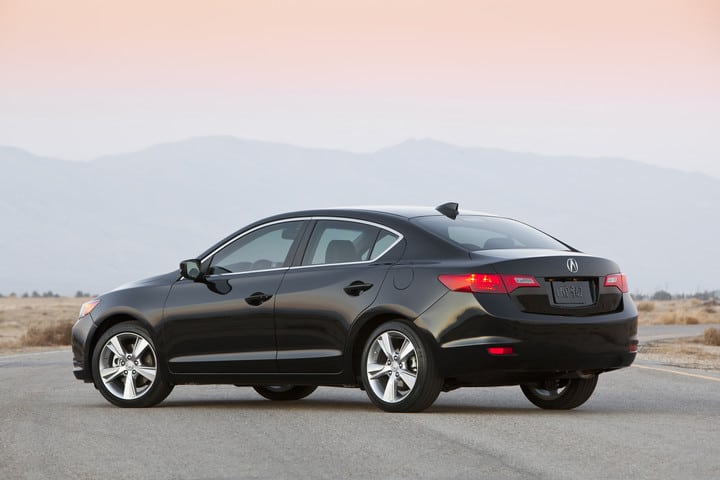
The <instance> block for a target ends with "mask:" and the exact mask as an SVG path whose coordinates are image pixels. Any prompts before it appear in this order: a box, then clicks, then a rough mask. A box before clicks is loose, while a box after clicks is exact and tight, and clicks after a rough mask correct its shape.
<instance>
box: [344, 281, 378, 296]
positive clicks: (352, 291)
mask: <svg viewBox="0 0 720 480" xmlns="http://www.w3.org/2000/svg"><path fill="white" fill-rule="evenodd" d="M372 286H373V284H372V283H365V282H361V281H360V280H356V281H354V282H352V283H351V284H350V285H348V286H347V287H345V288H343V290H345V293H347V294H348V295H352V296H353V297H357V296H358V295H360V294H361V293H362V292H364V291H366V290H370V289H371V288H372Z"/></svg>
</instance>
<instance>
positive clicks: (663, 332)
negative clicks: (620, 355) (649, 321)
mask: <svg viewBox="0 0 720 480" xmlns="http://www.w3.org/2000/svg"><path fill="white" fill-rule="evenodd" d="M710 327H714V328H720V325H719V324H717V323H716V324H711V325H707V324H705V325H640V327H639V328H638V334H639V336H640V341H641V342H649V341H652V340H666V339H670V338H681V337H694V336H697V335H702V333H703V332H704V331H705V329H706V328H710Z"/></svg>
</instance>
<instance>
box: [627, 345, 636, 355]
mask: <svg viewBox="0 0 720 480" xmlns="http://www.w3.org/2000/svg"><path fill="white" fill-rule="evenodd" d="M637 349H638V344H637V343H631V344H630V346H629V347H628V352H630V353H635V352H637Z"/></svg>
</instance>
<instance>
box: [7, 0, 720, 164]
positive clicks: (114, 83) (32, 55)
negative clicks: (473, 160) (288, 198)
mask: <svg viewBox="0 0 720 480" xmlns="http://www.w3.org/2000/svg"><path fill="white" fill-rule="evenodd" d="M208 134H229V135H235V136H239V137H244V138H249V139H260V140H273V141H281V142H288V143H293V144H297V145H307V146H319V147H333V148H343V149H349V150H353V151H371V150H375V149H377V148H380V147H383V146H388V145H391V144H395V143H398V142H400V141H402V140H404V139H406V138H411V137H414V138H424V137H431V138H435V139H439V140H444V141H447V142H451V143H456V144H460V145H472V146H483V147H498V148H505V149H511V150H523V151H529V152H535V153H548V154H556V153H565V154H579V155H593V156H595V155H613V156H622V157H626V158H631V159H635V160H640V161H644V162H649V163H655V164H659V165H664V166H672V167H676V168H682V169H686V170H697V171H702V172H705V173H709V174H712V175H715V176H718V177H720V0H669V1H666V0H638V1H633V0H620V1H616V0H602V1H579V0H542V1H530V0H527V1H520V0H517V1H513V0H468V1H455V0H443V1H433V2H429V1H427V2H426V1H420V0H414V1H409V0H381V1H375V0H363V1H357V2H354V1H353V2H351V1H340V0H298V1H289V0H286V1H270V0H264V1H262V0H258V1H232V0H202V1H182V0H161V1H148V0H142V1H136V0H123V1H109V0H108V1H101V0H85V1H80V0H63V1H59V0H57V1H56V0H47V1H39V0H0V145H14V146H18V147H22V148H25V149H28V150H30V151H32V152H34V153H40V154H47V155H53V156H59V157H63V158H68V159H87V158H91V157H93V156H97V155H100V154H107V153H116V152H120V151H127V150H134V149H138V148H142V147H145V146H148V145H150V144H153V143H157V142H161V141H169V140H176V139H180V138H184V137H189V136H195V135H208Z"/></svg>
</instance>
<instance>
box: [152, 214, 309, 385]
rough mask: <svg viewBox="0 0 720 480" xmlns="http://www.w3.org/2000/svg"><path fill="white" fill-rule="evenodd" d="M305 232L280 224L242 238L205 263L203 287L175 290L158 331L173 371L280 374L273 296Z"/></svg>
mask: <svg viewBox="0 0 720 480" xmlns="http://www.w3.org/2000/svg"><path fill="white" fill-rule="evenodd" d="M304 225H305V222H304V221H301V220H296V221H284V222H279V223H273V224H270V225H265V226H261V227H258V228H255V229H252V230H250V231H248V232H244V233H242V234H241V235H240V236H238V237H237V238H236V239H235V240H233V241H232V242H230V243H229V244H227V245H226V246H224V247H222V248H220V249H219V250H218V251H216V252H214V253H212V254H211V255H210V256H208V258H206V259H203V270H204V272H205V273H206V277H205V279H204V280H203V281H202V282H193V281H191V280H188V279H180V280H178V281H177V282H176V283H175V285H173V287H172V289H171V291H170V294H169V296H168V299H167V302H166V305H165V311H164V320H163V323H162V325H161V328H160V334H161V335H162V336H163V338H164V339H165V341H166V349H167V352H168V366H169V369H170V371H172V372H173V373H188V374H201V373H207V374H233V373H272V372H276V371H277V367H276V361H275V357H276V351H277V349H276V343H275V323H274V320H273V316H274V308H275V300H276V294H277V291H278V287H279V286H280V283H281V282H282V279H283V276H284V274H285V272H286V271H287V268H288V266H289V265H290V262H291V261H292V257H293V255H294V253H295V249H296V248H297V244H298V243H299V240H300V236H301V234H302V230H303V228H304Z"/></svg>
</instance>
